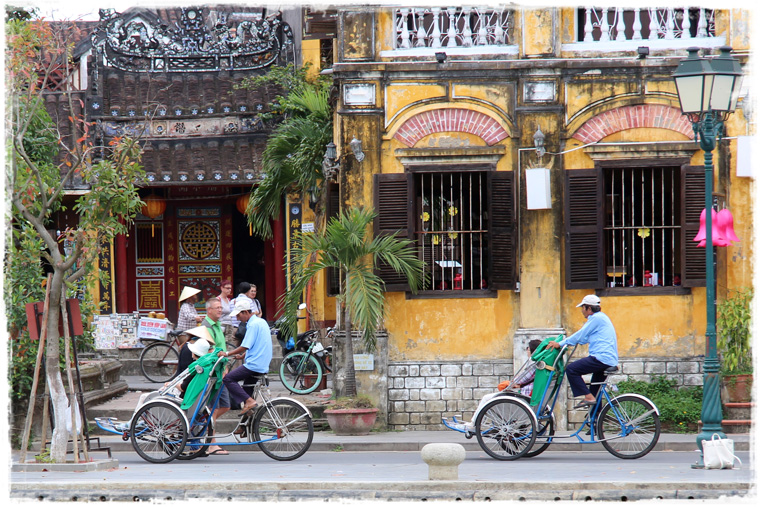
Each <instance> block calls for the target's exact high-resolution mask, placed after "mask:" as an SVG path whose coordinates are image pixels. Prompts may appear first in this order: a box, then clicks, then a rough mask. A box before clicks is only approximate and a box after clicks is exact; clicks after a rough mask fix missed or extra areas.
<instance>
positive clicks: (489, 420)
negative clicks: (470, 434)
mask: <svg viewBox="0 0 760 507" xmlns="http://www.w3.org/2000/svg"><path fill="white" fill-rule="evenodd" d="M475 434H476V435H477V437H478V443H479V444H480V447H481V448H482V449H483V450H484V451H485V452H486V453H488V455H489V456H491V457H492V458H495V459H499V460H505V461H510V460H513V459H517V458H520V457H522V456H524V455H525V453H527V452H528V451H530V448H531V446H532V445H533V442H535V441H536V422H535V419H534V415H533V412H531V411H530V408H527V407H526V406H525V405H523V404H521V403H519V402H518V401H517V400H513V399H509V398H499V399H496V400H494V401H492V402H491V403H489V404H488V405H486V406H485V408H484V409H483V410H481V411H480V414H478V418H477V419H476V420H475Z"/></svg>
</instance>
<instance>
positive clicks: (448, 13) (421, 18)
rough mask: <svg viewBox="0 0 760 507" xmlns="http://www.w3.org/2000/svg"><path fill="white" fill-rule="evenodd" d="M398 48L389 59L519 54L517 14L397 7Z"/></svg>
mask: <svg viewBox="0 0 760 507" xmlns="http://www.w3.org/2000/svg"><path fill="white" fill-rule="evenodd" d="M394 24H395V38H394V49H393V50H391V51H384V52H383V53H382V56H385V57H405V56H409V57H416V56H433V55H434V54H435V53H436V52H440V51H445V52H446V53H447V54H449V55H482V54H514V55H516V54H517V46H516V44H515V43H514V41H513V37H514V30H513V24H514V14H513V11H512V10H510V9H490V8H483V7H443V8H440V7H424V8H397V9H395V11H394Z"/></svg>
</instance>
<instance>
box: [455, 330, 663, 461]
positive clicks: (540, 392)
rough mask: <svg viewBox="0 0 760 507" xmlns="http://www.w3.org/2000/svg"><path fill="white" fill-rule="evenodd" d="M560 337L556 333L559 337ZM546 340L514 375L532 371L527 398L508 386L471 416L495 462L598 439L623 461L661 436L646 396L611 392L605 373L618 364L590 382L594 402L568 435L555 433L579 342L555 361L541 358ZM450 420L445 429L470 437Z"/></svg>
mask: <svg viewBox="0 0 760 507" xmlns="http://www.w3.org/2000/svg"><path fill="white" fill-rule="evenodd" d="M561 338H562V336H560V337H558V338H557V341H559V340H560V339H561ZM549 340H553V338H549V339H546V340H544V341H543V342H541V345H539V347H538V348H537V349H536V351H535V352H534V353H533V354H532V355H531V357H530V358H529V359H528V361H526V362H525V364H523V366H522V367H521V368H520V369H519V370H518V371H517V372H516V373H515V375H514V377H513V378H517V377H518V376H519V375H520V374H521V372H523V370H524V369H526V368H534V369H535V370H536V380H535V381H534V387H533V393H532V395H531V396H530V397H529V396H526V395H523V394H521V393H520V392H519V388H515V387H514V386H513V385H509V386H507V387H506V388H505V389H503V390H502V391H500V392H499V393H497V394H496V395H495V396H494V397H493V398H492V399H491V400H490V401H488V402H487V403H486V404H485V405H483V406H481V407H479V408H478V410H477V411H476V413H475V414H474V415H473V420H474V423H475V424H474V434H475V436H476V437H477V439H478V443H479V444H480V447H481V448H482V449H483V450H484V451H485V452H486V453H487V454H488V455H489V456H491V457H493V458H495V459H499V460H515V459H518V458H522V457H526V458H532V457H535V456H538V455H539V454H541V453H542V452H544V451H545V450H546V449H547V448H548V447H549V445H551V444H552V443H554V442H556V441H562V440H565V439H572V438H575V439H576V441H577V442H578V443H580V444H595V443H601V444H602V445H603V446H604V448H605V449H606V450H607V451H609V452H610V453H611V454H612V455H613V456H616V457H618V458H622V459H636V458H641V457H642V456H645V455H647V454H648V453H649V452H650V451H651V450H652V449H654V447H655V445H656V444H657V441H658V440H659V438H660V415H659V414H660V413H659V410H658V409H657V407H656V406H655V404H654V403H653V402H652V401H651V400H650V399H648V398H646V397H644V396H642V395H640V394H634V393H625V394H620V395H615V394H613V393H614V392H616V391H617V386H615V385H612V384H609V383H608V381H607V380H608V377H609V375H612V374H614V373H617V371H618V368H617V367H612V368H608V369H607V370H606V372H605V374H606V377H605V380H604V381H603V382H599V383H596V384H594V385H598V387H599V393H598V394H597V396H596V403H595V404H594V405H592V406H590V407H589V408H588V413H587V414H586V418H585V419H584V421H583V424H581V426H580V427H579V428H578V429H577V430H576V431H575V432H574V433H571V434H569V435H556V434H555V432H554V430H555V428H554V427H555V419H554V408H555V406H557V400H558V399H559V396H560V393H561V389H560V388H561V386H562V383H563V379H564V376H565V375H564V373H565V364H566V363H567V362H568V361H569V360H570V358H572V356H573V354H574V353H575V350H576V348H577V346H575V347H573V348H572V351H571V352H570V354H569V356H567V358H566V357H565V356H566V355H567V351H568V347H567V346H563V347H562V348H560V349H559V352H558V353H557V354H556V357H555V358H554V360H553V361H552V362H551V363H550V364H547V363H546V362H545V361H543V360H542V357H545V356H546V354H547V352H548V350H547V349H546V343H547V342H548V341H549ZM539 377H542V378H539ZM544 382H545V383H544ZM453 422H454V423H456V424H455V425H452V424H451V423H450V422H449V421H448V420H447V419H446V418H444V419H443V424H444V425H445V426H446V427H448V428H450V429H453V430H455V431H459V432H462V433H465V436H466V437H467V438H472V434H471V433H469V432H468V431H466V430H463V429H460V428H459V427H455V426H461V424H460V423H461V422H460V421H458V420H457V419H456V417H454V418H453Z"/></svg>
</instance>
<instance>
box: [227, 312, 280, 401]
mask: <svg viewBox="0 0 760 507" xmlns="http://www.w3.org/2000/svg"><path fill="white" fill-rule="evenodd" d="M252 310H253V308H252V305H251V300H250V299H248V298H237V299H236V301H235V308H234V309H233V310H232V312H230V315H231V316H233V317H235V316H237V318H238V320H239V321H240V322H245V323H246V329H245V337H244V338H243V341H242V343H241V344H240V346H239V347H238V348H236V349H234V350H231V351H229V352H219V354H218V355H219V357H227V356H236V357H238V358H239V357H240V354H243V353H245V358H244V359H243V364H242V365H241V366H238V367H237V368H235V369H234V370H232V371H230V372H229V373H228V374H226V375H225V376H224V379H223V382H224V385H225V387H226V388H227V389H228V390H229V392H230V397H231V398H232V406H233V407H240V408H241V409H242V411H243V413H246V412H248V411H250V410H251V409H253V407H255V406H256V402H255V401H254V399H253V398H251V396H250V394H249V393H247V392H245V390H244V389H243V388H242V387H241V386H240V384H239V383H238V382H240V381H241V380H245V379H247V378H248V377H251V376H254V375H265V374H266V373H267V372H268V371H269V363H270V362H271V361H272V335H271V332H270V331H269V325H268V324H267V322H266V321H265V320H264V319H261V318H259V317H257V316H256V315H254V314H253V311H252Z"/></svg>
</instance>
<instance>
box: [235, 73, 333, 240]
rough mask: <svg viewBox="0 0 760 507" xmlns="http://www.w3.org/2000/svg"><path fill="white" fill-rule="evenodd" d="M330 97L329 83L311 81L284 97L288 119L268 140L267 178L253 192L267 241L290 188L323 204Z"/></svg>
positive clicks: (252, 215)
mask: <svg viewBox="0 0 760 507" xmlns="http://www.w3.org/2000/svg"><path fill="white" fill-rule="evenodd" d="M328 98H329V94H328V90H327V88H326V87H325V86H324V85H322V84H320V83H316V84H310V83H307V82H304V83H303V84H302V85H301V86H300V87H299V88H297V89H295V90H291V91H289V92H288V94H287V95H285V96H282V97H280V107H281V108H282V110H283V112H284V113H285V114H286V115H287V118H286V119H285V120H284V121H283V122H282V123H280V125H278V126H277V128H275V130H274V132H272V135H271V136H269V139H268V140H267V145H266V148H265V149H264V154H263V157H262V166H263V172H264V175H265V178H264V179H263V181H262V182H261V183H260V184H259V185H258V186H257V187H256V188H255V189H254V190H253V193H252V198H251V199H250V200H249V201H248V209H247V215H248V221H249V223H250V224H251V226H252V229H253V231H255V232H256V233H257V234H259V235H260V236H261V237H263V238H265V239H266V238H271V237H272V225H271V220H272V219H277V217H278V216H279V214H280V206H281V205H282V197H283V195H285V193H286V192H288V191H296V192H300V193H303V194H305V195H308V196H309V200H310V202H311V204H312V206H314V205H316V204H318V203H319V200H320V197H321V195H320V194H321V192H320V188H321V182H322V179H323V177H324V176H323V174H322V158H323V156H324V153H325V146H326V145H327V143H329V142H330V140H331V139H332V109H331V108H330V105H329V101H328ZM319 216H320V213H319V212H317V217H319Z"/></svg>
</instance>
